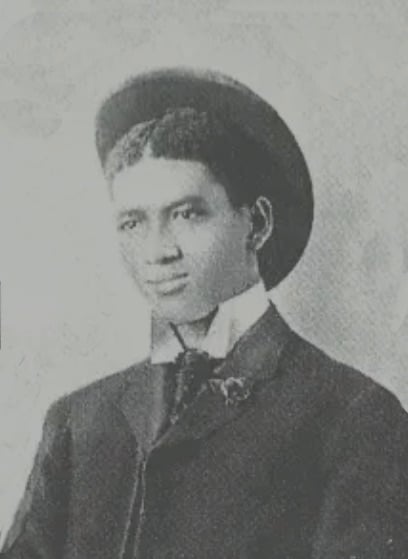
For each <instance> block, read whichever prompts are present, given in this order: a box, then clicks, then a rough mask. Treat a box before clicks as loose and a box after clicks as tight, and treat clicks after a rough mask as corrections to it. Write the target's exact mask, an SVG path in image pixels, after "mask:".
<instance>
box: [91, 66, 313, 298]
mask: <svg viewBox="0 0 408 559" xmlns="http://www.w3.org/2000/svg"><path fill="white" fill-rule="evenodd" d="M183 107H191V108H195V109H197V110H199V111H206V112H210V113H216V114H217V116H219V117H220V118H224V119H225V120H226V122H232V123H233V124H234V126H238V127H239V128H242V130H243V132H245V133H246V134H248V135H250V136H252V137H253V138H254V139H256V141H257V142H258V143H261V144H262V145H263V147H264V148H265V149H266V151H267V153H270V155H271V158H273V160H274V162H275V163H277V164H278V165H279V168H280V171H281V174H282V176H283V177H284V179H285V180H283V181H276V180H274V177H273V176H271V180H270V183H269V184H270V190H268V191H267V192H265V193H264V195H265V196H267V197H268V198H269V199H270V200H271V202H272V207H273V218H274V229H273V233H272V235H271V237H270V238H269V239H268V241H267V242H266V243H265V244H264V246H263V247H262V249H261V250H260V251H259V253H258V261H259V269H260V273H261V276H262V278H263V280H264V282H265V286H266V288H267V289H271V288H272V287H274V286H276V285H277V284H278V283H279V282H280V281H281V280H282V279H283V278H284V277H286V276H287V275H288V274H289V272H290V271H291V270H292V269H293V268H294V267H295V265H296V264H297V262H298V261H299V259H300V257H301V255H302V253H303V251H304V249H305V247H306V244H307V242H308V239H309V236H310V232H311V228H312V222H313V193H312V182H311V178H310V174H309V171H308V168H307V165H306V162H305V159H304V157H303V154H302V152H301V150H300V148H299V146H298V143H297V142H296V140H295V138H294V136H293V134H292V132H291V131H290V130H289V128H288V126H287V125H286V124H285V122H284V121H283V120H282V118H281V117H280V116H279V115H278V113H277V112H276V110H275V109H274V108H273V107H272V106H271V105H270V104H269V103H267V102H266V101H265V100H264V99H262V98H261V97H260V96H259V95H257V94H256V93H254V92H253V91H252V90H251V89H249V88H248V87H246V86H245V85H243V84H242V83H240V82H238V81H236V80H234V79H232V78H230V77H229V76H226V75H224V74H221V73H219V72H213V71H207V70H196V69H191V68H164V69H158V70H153V71H150V72H146V73H142V74H139V75H136V76H135V77H133V78H131V79H129V80H127V81H126V82H125V83H124V84H123V85H122V86H121V87H120V88H119V89H118V90H116V91H115V92H114V93H113V94H111V95H110V96H109V97H108V98H107V99H106V100H105V101H104V102H103V103H102V105H101V107H100V109H99V111H98V114H97V117H96V147H97V151H98V155H99V159H100V161H101V164H102V166H103V167H104V166H105V163H106V160H107V157H108V155H109V153H110V152H111V150H112V148H113V147H114V146H115V145H116V143H117V142H118V140H120V139H121V138H122V137H123V136H124V135H125V134H126V133H127V132H129V130H130V129H131V128H132V127H133V126H134V125H136V124H138V123H141V122H145V121H149V120H153V119H158V118H161V117H162V116H164V114H165V113H166V112H167V111H168V110H169V109H177V108H183ZM243 156H244V154H243Z"/></svg>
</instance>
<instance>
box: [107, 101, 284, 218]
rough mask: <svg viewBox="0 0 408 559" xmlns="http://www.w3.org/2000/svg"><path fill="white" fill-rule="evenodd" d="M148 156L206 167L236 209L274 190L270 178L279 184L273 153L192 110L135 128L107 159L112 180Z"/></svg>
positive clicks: (213, 116)
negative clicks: (271, 189) (201, 164)
mask: <svg viewBox="0 0 408 559" xmlns="http://www.w3.org/2000/svg"><path fill="white" fill-rule="evenodd" d="M144 155H148V156H149V157H153V158H160V157H163V158H166V159H179V160H186V161H197V162H200V163H203V164H204V165H205V166H206V167H207V168H208V169H209V171H210V172H211V173H212V175H213V176H214V178H216V180H218V181H219V182H220V183H221V184H222V185H223V186H224V188H225V189H226V192H227V195H228V198H229V200H230V202H231V204H232V205H233V206H234V207H240V206H243V205H252V204H253V202H254V201H255V200H256V198H257V197H258V196H259V195H261V194H262V193H266V192H268V191H269V192H270V181H271V180H278V181H279V180H280V179H279V177H280V173H279V169H278V168H277V166H276V165H275V164H274V162H273V161H272V158H271V155H270V153H267V152H266V149H265V148H264V146H262V145H261V144H259V143H258V142H257V141H256V140H255V139H254V138H252V137H251V136H250V135H249V134H246V133H244V132H243V130H242V129H240V128H238V127H237V126H236V125H234V124H233V123H231V122H225V119H223V118H222V117H221V116H220V117H218V116H217V115H216V114H210V113H208V112H198V111H197V110H195V109H192V108H188V107H187V108H182V109H174V110H171V109H169V110H168V111H167V112H166V113H165V115H164V116H163V117H162V118H161V119H155V120H150V121H148V122H143V123H139V124H136V125H135V126H134V127H133V128H131V129H130V131H129V132H128V133H127V134H126V135H125V136H123V137H122V138H121V139H120V140H119V141H118V142H117V143H116V145H115V147H114V148H113V149H112V151H111V152H110V154H109V156H108V158H107V161H106V164H105V174H106V176H107V179H108V182H109V183H110V184H112V181H113V179H114V177H115V176H116V174H117V173H119V172H120V171H121V170H123V169H124V168H126V167H129V166H131V165H134V164H135V163H137V162H138V161H139V160H140V159H141V158H142V157H143V156H144ZM268 183H269V188H268Z"/></svg>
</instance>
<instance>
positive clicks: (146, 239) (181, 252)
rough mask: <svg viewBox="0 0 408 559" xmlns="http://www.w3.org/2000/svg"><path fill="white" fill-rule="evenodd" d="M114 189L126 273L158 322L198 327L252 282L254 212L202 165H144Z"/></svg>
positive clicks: (126, 171) (118, 181)
mask: <svg viewBox="0 0 408 559" xmlns="http://www.w3.org/2000/svg"><path fill="white" fill-rule="evenodd" d="M112 188H113V202H114V208H115V216H116V222H117V229H118V233H119V238H120V246H121V252H122V255H123V257H124V260H125V263H126V266H127V268H128V270H129V271H130V274H131V276H132V277H133V279H134V280H135V281H136V283H137V285H138V287H139V288H140V290H141V292H142V293H143V294H144V296H145V297H146V299H147V300H148V302H149V303H150V305H151V307H152V309H153V311H154V312H155V313H156V314H158V315H159V316H162V317H163V318H165V319H167V320H170V321H173V322H175V323H183V322H191V321H194V320H197V319H199V318H202V317H204V316H205V315H207V314H208V313H210V312H211V311H212V310H213V309H214V308H215V307H216V306H217V304H218V303H220V302H221V301H224V300H226V299H228V298H230V297H232V296H233V295H234V294H236V293H238V292H240V291H242V290H243V289H244V288H245V287H246V286H247V285H248V284H249V283H251V281H252V282H253V281H254V277H253V276H254V273H257V268H256V264H255V262H256V257H255V256H254V254H253V252H250V251H249V249H248V242H247V238H248V235H249V233H250V231H251V218H250V211H249V209H248V208H246V207H244V208H240V209H235V208H234V207H233V206H232V205H231V203H230V201H229V199H228V197H227V193H226V191H225V189H224V187H223V186H222V185H221V184H219V183H218V182H217V181H216V180H215V179H214V178H213V176H212V175H211V173H210V172H209V171H208V169H207V168H206V167H205V166H204V165H203V164H201V163H198V162H192V161H182V160H170V159H164V158H159V159H154V158H149V157H145V158H143V159H142V160H141V161H139V162H138V163H136V164H135V165H133V166H131V167H128V168H126V169H124V170H123V171H121V172H120V173H119V174H118V175H117V176H116V178H115V180H114V182H113V187H112ZM254 269H255V272H254Z"/></svg>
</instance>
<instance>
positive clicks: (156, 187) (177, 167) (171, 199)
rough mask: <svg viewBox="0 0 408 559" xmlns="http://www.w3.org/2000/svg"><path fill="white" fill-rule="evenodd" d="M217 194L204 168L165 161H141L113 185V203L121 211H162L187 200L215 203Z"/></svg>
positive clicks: (218, 188)
mask: <svg viewBox="0 0 408 559" xmlns="http://www.w3.org/2000/svg"><path fill="white" fill-rule="evenodd" d="M220 190H223V189H220V186H219V185H218V184H217V183H216V181H215V179H214V178H213V177H212V175H211V173H210V172H209V171H208V169H207V167H206V166H205V165H204V164H202V163H199V162H196V161H184V160H172V159H165V158H157V159H154V158H144V159H141V160H140V161H139V162H138V163H136V164H135V165H132V166H130V167H127V168H125V169H124V170H123V171H121V172H120V173H119V174H118V175H117V176H116V177H115V179H114V181H113V185H112V193H113V200H114V203H115V205H117V206H119V207H120V208H122V209H125V208H127V207H132V208H165V207H168V206H171V205H172V204H174V203H176V202H177V201H182V200H184V199H186V198H191V199H192V200H193V199H196V200H198V199H200V198H201V199H203V200H207V201H208V202H211V201H214V202H215V200H216V198H217V197H219V195H220V192H219V191H220Z"/></svg>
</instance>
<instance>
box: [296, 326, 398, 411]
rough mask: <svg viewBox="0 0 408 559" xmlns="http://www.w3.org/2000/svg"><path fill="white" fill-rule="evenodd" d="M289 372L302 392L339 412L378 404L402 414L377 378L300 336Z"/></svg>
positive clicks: (390, 393) (395, 399)
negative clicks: (339, 359)
mask: <svg viewBox="0 0 408 559" xmlns="http://www.w3.org/2000/svg"><path fill="white" fill-rule="evenodd" d="M285 368H286V370H287V372H288V373H289V375H292V376H295V377H296V381H297V383H299V384H300V386H301V388H300V389H301V390H305V391H306V392H310V395H312V394H314V395H315V396H316V398H317V397H318V398H319V399H320V401H324V402H325V403H326V404H327V405H331V406H332V408H333V409H334V408H335V409H337V410H338V411H339V412H340V411H341V410H342V409H343V410H344V409H349V408H350V406H355V405H364V404H365V403H366V402H368V401H370V402H372V401H374V400H375V401H377V402H379V403H380V404H381V406H385V407H391V408H395V409H397V408H401V411H402V406H401V404H400V402H399V400H398V399H397V397H396V396H395V395H394V394H392V392H391V391H390V390H388V389H387V388H386V387H384V386H382V385H381V384H380V383H379V382H378V381H376V380H375V379H374V378H372V377H371V376H369V375H368V374H366V373H364V372H362V371H360V370H358V369H356V368H354V367H352V366H350V365H347V364H345V363H342V362H341V361H338V360H337V359H335V358H333V357H331V356H330V355H328V354H327V353H326V352H325V351H323V350H322V349H320V348H318V347H317V346H315V345H314V344H312V343H311V342H309V341H307V340H306V339H304V338H302V337H301V336H299V335H297V334H295V335H294V342H293V343H292V344H291V347H290V351H289V352H287V355H286V359H285ZM312 399H313V398H312Z"/></svg>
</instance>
